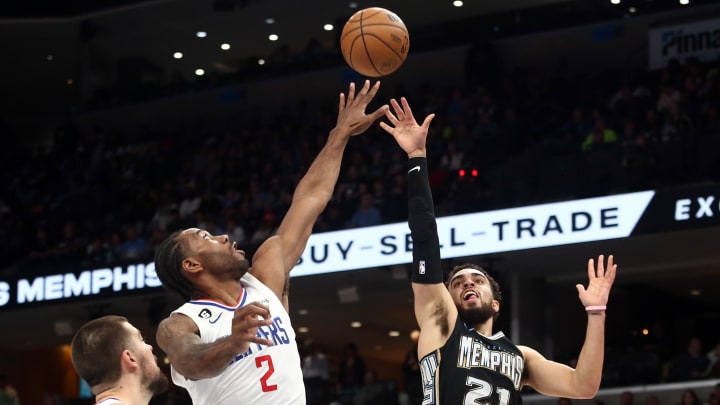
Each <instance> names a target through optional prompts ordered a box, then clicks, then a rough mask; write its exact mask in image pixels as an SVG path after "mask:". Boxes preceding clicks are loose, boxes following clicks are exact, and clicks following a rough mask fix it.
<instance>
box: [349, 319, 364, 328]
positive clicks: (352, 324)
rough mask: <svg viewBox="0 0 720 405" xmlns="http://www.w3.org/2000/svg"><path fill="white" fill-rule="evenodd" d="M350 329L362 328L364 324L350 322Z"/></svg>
mask: <svg viewBox="0 0 720 405" xmlns="http://www.w3.org/2000/svg"><path fill="white" fill-rule="evenodd" d="M350 327H351V328H360V327H362V322H359V321H353V322H350Z"/></svg>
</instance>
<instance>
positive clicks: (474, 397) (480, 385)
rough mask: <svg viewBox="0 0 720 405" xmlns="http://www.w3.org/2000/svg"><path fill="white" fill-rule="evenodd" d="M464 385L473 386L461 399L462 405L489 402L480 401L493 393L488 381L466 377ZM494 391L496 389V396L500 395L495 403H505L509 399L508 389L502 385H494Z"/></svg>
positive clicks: (476, 404)
mask: <svg viewBox="0 0 720 405" xmlns="http://www.w3.org/2000/svg"><path fill="white" fill-rule="evenodd" d="M465 385H467V386H468V387H475V388H473V389H471V390H470V391H468V392H467V393H466V394H465V399H464V400H463V404H464V405H478V404H490V402H489V401H486V402H481V400H483V399H486V398H489V397H490V395H492V393H493V387H492V386H491V385H490V383H488V382H487V381H483V380H481V379H479V378H475V377H468V378H467V381H466V382H465ZM495 391H497V393H498V397H500V400H499V401H498V404H497V405H507V404H508V401H509V400H510V391H509V390H507V389H505V388H502V387H496V388H495Z"/></svg>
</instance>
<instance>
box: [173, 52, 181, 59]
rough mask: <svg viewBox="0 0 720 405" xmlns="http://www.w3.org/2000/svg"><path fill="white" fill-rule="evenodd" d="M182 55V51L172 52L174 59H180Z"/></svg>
mask: <svg viewBox="0 0 720 405" xmlns="http://www.w3.org/2000/svg"><path fill="white" fill-rule="evenodd" d="M182 57H183V53H182V52H175V53H174V54H173V58H175V59H182Z"/></svg>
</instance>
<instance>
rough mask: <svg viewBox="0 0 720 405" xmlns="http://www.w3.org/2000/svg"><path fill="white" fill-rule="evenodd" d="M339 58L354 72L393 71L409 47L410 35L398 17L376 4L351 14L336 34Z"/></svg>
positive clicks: (370, 74)
mask: <svg viewBox="0 0 720 405" xmlns="http://www.w3.org/2000/svg"><path fill="white" fill-rule="evenodd" d="M340 49H341V50H342V54H343V58H345V62H347V64H348V65H350V67H351V68H352V69H353V70H355V71H356V72H358V73H360V74H361V75H363V76H367V77H382V76H387V75H389V74H390V73H392V72H394V71H396V70H397V69H398V68H399V67H400V65H402V63H403V62H404V61H405V58H406V57H407V54H408V50H409V49H410V35H409V34H408V30H407V28H406V27H405V24H404V23H403V22H402V20H401V19H400V17H398V16H397V14H395V13H393V12H392V11H389V10H386V9H384V8H380V7H369V8H366V9H363V10H360V11H358V12H356V13H355V14H353V15H352V16H351V17H350V19H348V21H347V22H346V23H345V27H343V30H342V34H341V35H340Z"/></svg>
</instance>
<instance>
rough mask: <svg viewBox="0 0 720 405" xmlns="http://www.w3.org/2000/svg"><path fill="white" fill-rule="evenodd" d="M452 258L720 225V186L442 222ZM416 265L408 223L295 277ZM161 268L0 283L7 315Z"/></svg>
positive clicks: (135, 284) (149, 285)
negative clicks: (413, 263) (30, 306)
mask: <svg viewBox="0 0 720 405" xmlns="http://www.w3.org/2000/svg"><path fill="white" fill-rule="evenodd" d="M437 222H438V234H439V237H440V243H441V245H442V251H441V252H442V257H443V258H445V259H448V258H454V257H463V256H475V255H481V254H488V253H499V252H509V251H514V250H523V249H535V248H543V247H549V246H559V245H567V244H574V243H583V242H591V241H599V240H607V239H617V238H627V237H632V236H636V235H642V234H650V233H661V232H674V231H680V230H687V229H698V228H704V227H712V226H719V225H720V184H713V185H707V186H693V187H683V188H675V189H669V190H659V191H653V190H650V191H641V192H636V193H627V194H616V195H611V196H605V197H596V198H587V199H580V200H571V201H564V202H556V203H550V204H540V205H531V206H525V207H518V208H509V209H502V210H495V211H487V212H478V213H473V214H464V215H454V216H448V217H442V218H438V220H437ZM411 261H412V239H411V238H410V231H409V228H408V225H407V223H406V222H400V223H395V224H388V225H380V226H373V227H367V228H356V229H349V230H343V231H336V232H326V233H319V234H313V235H312V236H311V237H310V240H309V241H308V245H307V247H306V249H305V251H304V252H303V254H302V256H301V258H300V260H299V262H298V264H297V265H296V267H295V268H294V269H293V271H292V272H291V273H290V274H291V276H292V277H301V276H309V275H318V274H325V273H331V272H338V271H348V270H360V269H364V268H370V267H380V266H390V265H395V264H402V263H410V262H411ZM161 288H162V287H161V283H160V280H159V279H158V278H157V274H156V273H155V264H154V263H152V262H150V263H135V264H129V265H123V266H113V267H107V268H98V269H78V270H77V271H67V272H61V273H53V272H52V269H46V270H45V271H44V272H38V274H37V275H33V276H27V275H25V276H22V277H16V278H8V279H2V278H0V311H2V310H3V309H10V308H18V307H25V306H29V305H42V304H51V303H57V302H60V301H68V300H79V299H88V298H101V297H102V298H107V297H112V296H120V295H128V294H135V293H145V292H150V291H153V290H159V289H161Z"/></svg>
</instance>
